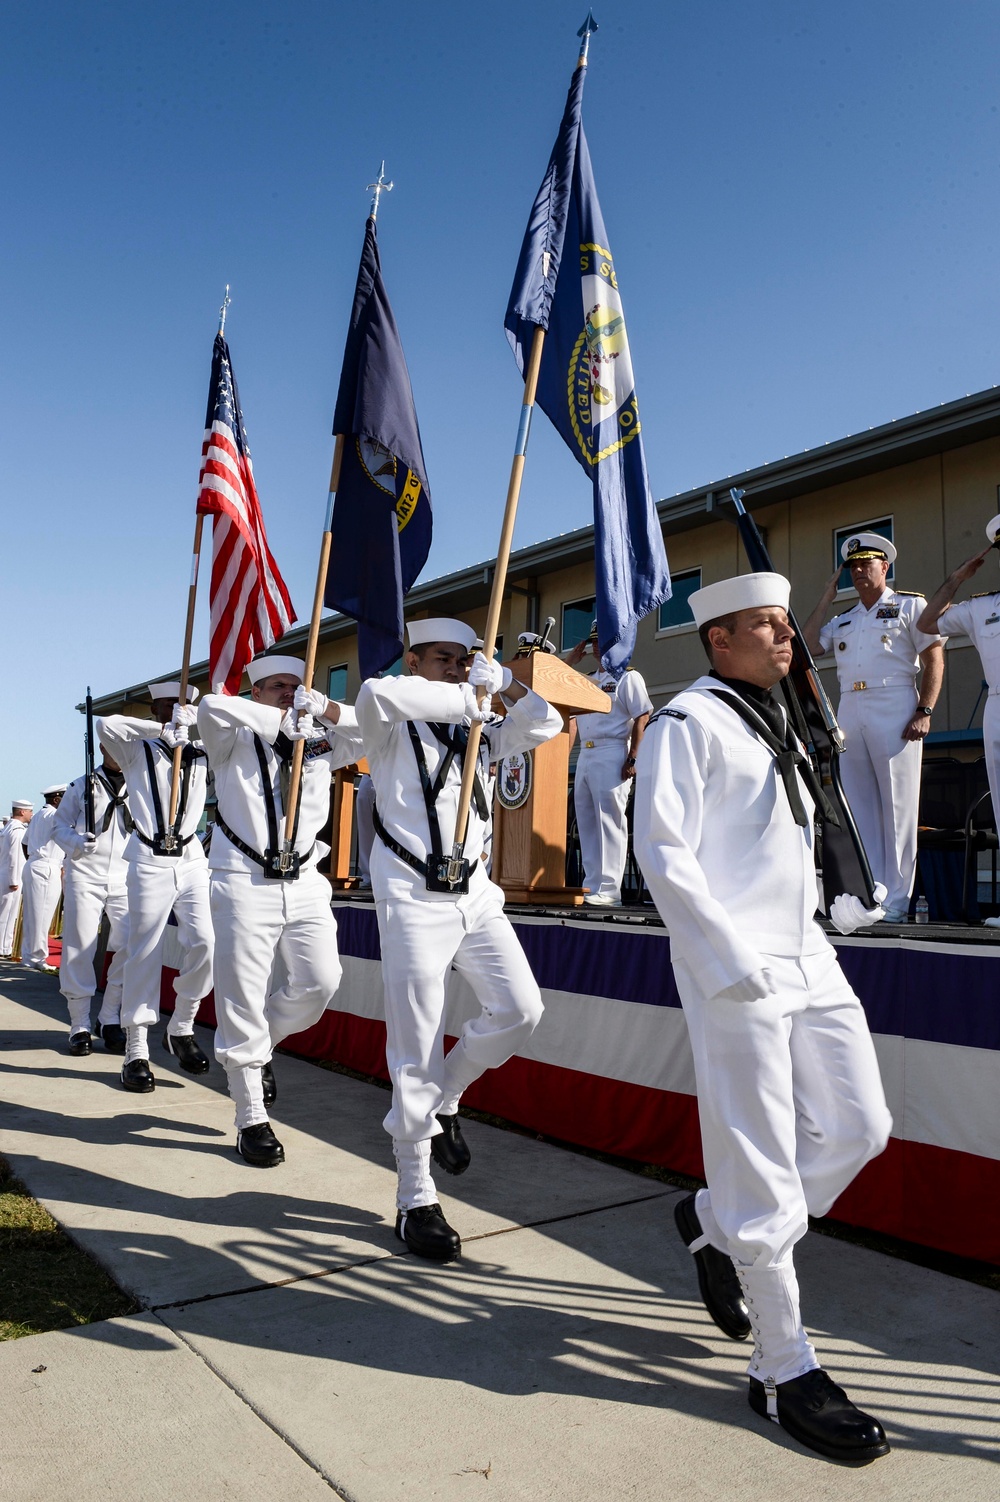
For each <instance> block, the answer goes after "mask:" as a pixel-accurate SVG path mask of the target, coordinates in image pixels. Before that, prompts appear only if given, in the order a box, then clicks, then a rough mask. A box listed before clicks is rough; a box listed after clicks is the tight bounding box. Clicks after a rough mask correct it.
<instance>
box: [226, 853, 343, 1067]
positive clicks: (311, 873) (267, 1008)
mask: <svg viewBox="0 0 1000 1502" xmlns="http://www.w3.org/2000/svg"><path fill="white" fill-rule="evenodd" d="M211 895H212V919H213V922H214V925H215V933H216V941H215V1015H216V1020H217V1027H216V1032H215V1057H216V1058H217V1059H218V1060H219V1062H220V1064H222V1066H223V1067H224V1068H225V1069H227V1070H229V1071H232V1070H235V1069H239V1068H246V1067H250V1068H254V1067H256V1068H258V1069H259V1068H260V1067H261V1066H262V1065H264V1064H267V1063H268V1062H269V1061H270V1058H271V1054H272V1052H273V1050H274V1049H275V1048H276V1047H277V1045H278V1044H279V1043H280V1042H282V1040H283V1039H285V1038H287V1037H289V1036H290V1035H291V1034H292V1033H300V1032H303V1031H304V1030H305V1029H306V1028H308V1027H312V1026H313V1024H314V1023H316V1022H318V1021H319V1019H320V1017H322V1015H323V1012H324V1011H325V1009H326V1007H327V1006H328V1004H329V1002H330V1001H331V999H332V997H333V995H334V993H335V992H336V990H337V987H338V986H339V985H340V980H341V975H342V973H343V971H342V967H341V963H340V956H339V955H338V953H337V923H336V919H335V918H334V916H333V913H332V912H331V910H330V884H329V882H328V881H327V880H326V879H325V877H323V876H320V874H319V872H318V871H316V870H315V869H313V870H308V871H303V872H302V874H301V876H300V877H299V879H298V881H271V880H269V879H268V878H267V877H265V876H264V874H263V872H261V873H260V874H259V875H258V874H257V873H256V872H254V873H253V874H251V873H250V872H248V871H213V872H212V874H211ZM276 957H277V959H278V960H279V962H280V964H281V966H282V968H283V970H284V977H285V978H284V980H283V983H282V984H280V985H278V986H276V987H275V988H274V989H272V985H273V978H272V970H273V968H274V964H275V958H276Z"/></svg>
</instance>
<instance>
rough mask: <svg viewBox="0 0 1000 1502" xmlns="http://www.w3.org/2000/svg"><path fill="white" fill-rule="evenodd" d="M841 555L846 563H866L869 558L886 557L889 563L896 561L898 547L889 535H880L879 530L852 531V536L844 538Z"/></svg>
mask: <svg viewBox="0 0 1000 1502" xmlns="http://www.w3.org/2000/svg"><path fill="white" fill-rule="evenodd" d="M840 556H841V558H843V560H844V562H845V563H864V562H866V560H867V559H869V558H884V559H886V561H887V562H888V563H895V561H896V549H895V548H894V547H893V545H892V543H891V542H890V541H889V539H888V537H880V536H879V534H878V532H852V533H851V535H850V537H845V538H844V541H843V543H842V544H841V548H840Z"/></svg>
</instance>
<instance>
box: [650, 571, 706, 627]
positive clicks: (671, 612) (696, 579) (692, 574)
mask: <svg viewBox="0 0 1000 1502" xmlns="http://www.w3.org/2000/svg"><path fill="white" fill-rule="evenodd" d="M670 585H671V589H672V590H673V593H672V594H671V596H670V599H669V600H665V601H664V603H663V604H662V605H661V606H660V615H659V619H658V621H657V627H656V629H657V630H658V631H676V629H677V628H678V626H693V625H694V616H693V615H692V614H691V606H690V605H689V604H688V601H689V600H690V598H691V596H692V595H693V594H694V592H695V590H696V589H700V588H701V569H700V568H688V569H685V570H684V572H683V573H682V574H671V575H670Z"/></svg>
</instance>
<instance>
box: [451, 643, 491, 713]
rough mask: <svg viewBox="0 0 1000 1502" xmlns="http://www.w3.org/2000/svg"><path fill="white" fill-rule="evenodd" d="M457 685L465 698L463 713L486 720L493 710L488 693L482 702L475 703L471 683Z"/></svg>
mask: <svg viewBox="0 0 1000 1502" xmlns="http://www.w3.org/2000/svg"><path fill="white" fill-rule="evenodd" d="M485 660H486V659H485V658H484V659H483V661H484V662H485ZM458 686H459V688H460V689H461V690H462V697H463V698H464V699H465V713H466V714H467V715H468V717H469V719H470V720H480V721H482V720H488V719H489V717H490V715H491V714H492V712H493V711H492V705H491V701H490V696H489V694H487V695H486V698H485V699H484V700H483V702H482V704H477V703H476V690H475V688H474V687H473V685H472V684H471V683H460V684H459V685H458Z"/></svg>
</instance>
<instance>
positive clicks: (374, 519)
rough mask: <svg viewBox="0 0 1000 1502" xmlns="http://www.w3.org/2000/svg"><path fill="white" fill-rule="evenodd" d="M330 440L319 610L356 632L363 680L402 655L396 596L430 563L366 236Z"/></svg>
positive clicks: (410, 419)
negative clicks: (325, 563)
mask: <svg viewBox="0 0 1000 1502" xmlns="http://www.w3.org/2000/svg"><path fill="white" fill-rule="evenodd" d="M333 431H334V433H336V434H343V436H344V445H343V453H342V456H341V464H340V476H339V480H338V483H337V491H336V497H335V500H334V506H333V517H332V521H331V526H330V530H331V533H332V541H331V547H330V566H329V569H328V571H327V576H326V589H325V591H324V603H325V604H326V605H327V606H328V607H329V608H330V609H331V610H340V611H342V612H343V613H344V614H345V615H351V616H354V618H355V620H356V621H357V623H358V662H359V666H360V669H361V677H362V679H364V678H374V677H375V676H376V675H377V674H378V673H381V672H383V671H384V670H385V669H386V668H387V667H390V666H391V665H392V663H394V662H395V661H396V660H397V658H398V657H400V656H401V655H402V651H403V596H404V595H405V594H406V592H407V590H408V589H410V587H411V586H412V585H413V583H414V581H415V580H416V578H417V575H418V574H419V573H420V570H421V569H422V568H423V566H424V564H425V563H426V561H427V553H428V551H429V549H430V545H431V497H430V491H429V490H428V488H427V473H426V470H425V467H424V455H423V449H422V447H421V444H420V429H419V427H418V425H417V414H416V409H415V408H414V405H413V392H412V390H411V388H410V377H409V373H408V372H407V369H406V360H405V358H404V356H403V346H402V344H401V342H400V338H399V330H398V329H397V328H396V320H395V319H394V318H393V316H392V309H391V308H390V306H389V299H388V297H387V296H386V291H385V285H384V283H383V281H382V268H381V263H380V261H379V254H378V244H377V241H376V238H375V220H374V219H372V218H369V220H368V223H367V225H366V226H365V243H364V249H363V250H362V252H361V265H360V267H359V268H358V282H357V287H356V289H355V293H354V307H353V309H352V311H351V323H350V328H349V329H348V333H347V346H346V348H345V350H344V364H343V369H342V370H341V374H340V388H339V390H338V392H337V405H336V408H335V410H334V414H333Z"/></svg>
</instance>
